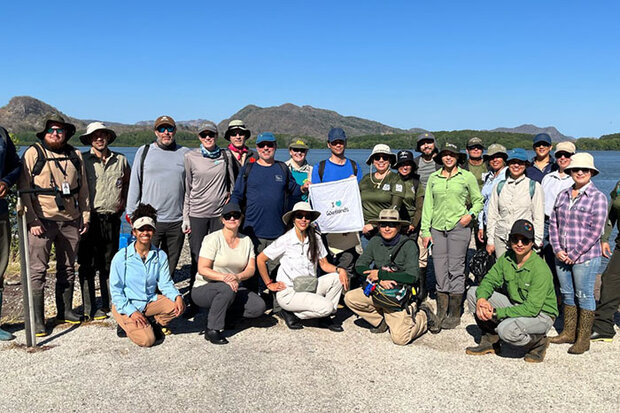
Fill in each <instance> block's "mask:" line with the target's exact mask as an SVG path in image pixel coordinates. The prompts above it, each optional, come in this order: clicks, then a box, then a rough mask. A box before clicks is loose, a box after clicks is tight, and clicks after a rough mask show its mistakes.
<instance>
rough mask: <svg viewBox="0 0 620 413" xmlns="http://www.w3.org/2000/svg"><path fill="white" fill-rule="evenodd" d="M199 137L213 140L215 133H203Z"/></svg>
mask: <svg viewBox="0 0 620 413" xmlns="http://www.w3.org/2000/svg"><path fill="white" fill-rule="evenodd" d="M200 137H201V138H202V139H207V138H211V139H213V138H215V132H203V133H201V134H200Z"/></svg>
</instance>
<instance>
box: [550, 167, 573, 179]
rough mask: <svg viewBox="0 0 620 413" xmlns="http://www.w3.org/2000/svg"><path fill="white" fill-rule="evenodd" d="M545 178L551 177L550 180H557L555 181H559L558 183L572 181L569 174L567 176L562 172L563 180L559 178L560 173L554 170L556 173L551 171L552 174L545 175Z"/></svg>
mask: <svg viewBox="0 0 620 413" xmlns="http://www.w3.org/2000/svg"><path fill="white" fill-rule="evenodd" d="M545 176H549V177H551V178H555V179H557V180H559V181H566V180H567V179H572V178H571V177H570V174H567V173H566V172H564V178H562V177H561V176H560V171H557V170H556V171H553V172H550V173H548V174H547V175H545Z"/></svg>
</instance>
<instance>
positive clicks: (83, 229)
mask: <svg viewBox="0 0 620 413" xmlns="http://www.w3.org/2000/svg"><path fill="white" fill-rule="evenodd" d="M87 232H88V222H87V223H85V224H82V225H81V226H80V235H84V234H86V233H87Z"/></svg>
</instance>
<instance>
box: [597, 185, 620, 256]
mask: <svg viewBox="0 0 620 413" xmlns="http://www.w3.org/2000/svg"><path fill="white" fill-rule="evenodd" d="M619 195H620V181H618V183H617V184H616V187H615V188H614V189H613V191H611V204H610V205H609V214H608V215H607V221H606V222H605V233H603V236H602V237H601V242H609V238H610V237H611V231H613V229H614V225H615V226H616V227H617V229H618V230H619V232H618V236H617V237H616V248H620V219H618V218H620V196H619Z"/></svg>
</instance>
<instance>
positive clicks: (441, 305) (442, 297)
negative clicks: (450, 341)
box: [428, 291, 450, 334]
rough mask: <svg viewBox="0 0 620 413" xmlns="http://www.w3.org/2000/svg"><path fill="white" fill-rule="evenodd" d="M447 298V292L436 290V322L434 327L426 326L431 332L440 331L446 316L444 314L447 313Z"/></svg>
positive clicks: (448, 298) (448, 297)
mask: <svg viewBox="0 0 620 413" xmlns="http://www.w3.org/2000/svg"><path fill="white" fill-rule="evenodd" d="M449 300H450V296H449V295H448V294H446V293H440V292H439V291H437V317H436V320H437V324H436V325H435V326H434V327H430V326H429V327H428V329H429V330H430V332H431V333H433V334H437V333H439V332H440V331H441V327H442V326H441V325H442V323H443V321H444V319H445V318H446V314H447V313H448V301H449Z"/></svg>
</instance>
